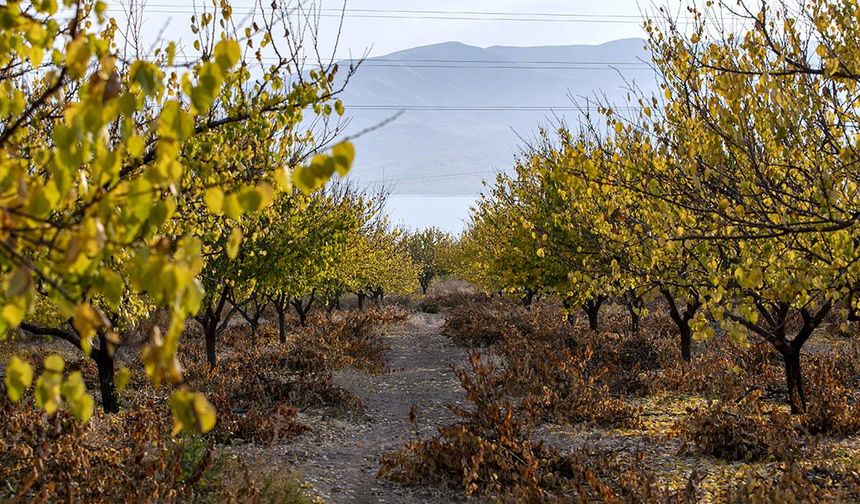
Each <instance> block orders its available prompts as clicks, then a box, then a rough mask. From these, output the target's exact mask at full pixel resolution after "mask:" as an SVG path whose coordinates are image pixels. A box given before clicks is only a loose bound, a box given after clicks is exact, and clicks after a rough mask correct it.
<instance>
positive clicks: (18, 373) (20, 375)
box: [4, 355, 33, 402]
mask: <svg viewBox="0 0 860 504" xmlns="http://www.w3.org/2000/svg"><path fill="white" fill-rule="evenodd" d="M4 382H5V383H6V395H7V396H9V400H10V401H12V402H18V401H20V400H21V396H22V395H24V392H25V391H26V390H27V389H28V388H30V385H31V384H32V383H33V367H32V366H30V364H28V363H26V362H24V361H23V360H21V359H19V358H18V357H15V356H14V355H13V356H12V357H11V358H10V359H9V362H8V363H7V364H6V379H5V380H4Z"/></svg>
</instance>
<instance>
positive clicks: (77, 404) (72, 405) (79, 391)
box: [60, 371, 95, 422]
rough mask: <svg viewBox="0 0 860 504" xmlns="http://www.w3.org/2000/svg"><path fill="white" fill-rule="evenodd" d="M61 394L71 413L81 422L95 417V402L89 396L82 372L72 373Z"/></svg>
mask: <svg viewBox="0 0 860 504" xmlns="http://www.w3.org/2000/svg"><path fill="white" fill-rule="evenodd" d="M60 393H61V394H62V396H63V399H65V400H66V404H67V405H68V409H69V412H70V413H71V414H72V415H74V416H75V418H77V419H78V421H80V422H86V421H87V420H89V419H90V418H91V417H92V416H93V411H94V409H95V401H94V400H93V397H92V396H91V395H89V394H87V386H86V384H85V383H84V377H83V375H81V372H80V371H75V372H74V373H71V374H70V375H69V377H68V378H67V379H66V381H65V382H64V383H63V385H62V386H61V387H60Z"/></svg>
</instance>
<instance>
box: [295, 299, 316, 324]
mask: <svg viewBox="0 0 860 504" xmlns="http://www.w3.org/2000/svg"><path fill="white" fill-rule="evenodd" d="M315 299H316V292H313V291H312V292H311V295H310V296H309V297H308V302H307V304H306V303H305V302H304V301H303V300H302V298H296V299H293V301H292V305H293V308H295V309H296V313H297V314H298V316H299V324H301V326H302V327H306V326H307V325H308V314H309V313H310V312H311V307H312V306H313V304H314V300H315Z"/></svg>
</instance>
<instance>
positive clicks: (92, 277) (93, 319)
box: [0, 0, 352, 431]
mask: <svg viewBox="0 0 860 504" xmlns="http://www.w3.org/2000/svg"><path fill="white" fill-rule="evenodd" d="M70 7H71V14H70V16H71V19H70V20H63V19H60V16H59V15H58V14H57V5H56V3H55V2H32V3H30V2H22V3H18V2H11V3H7V4H4V5H0V26H1V27H2V33H3V35H2V36H3V39H4V41H5V42H4V43H3V44H0V80H2V86H0V90H2V91H0V116H2V118H3V120H2V127H0V153H2V155H0V201H2V210H3V212H2V213H3V215H4V218H3V220H2V223H0V251H2V252H0V271H2V274H3V279H4V284H5V290H4V291H3V293H2V297H0V303H2V309H0V334H3V337H4V338H5V337H6V335H7V334H10V333H11V334H14V332H12V330H13V329H15V328H17V327H19V326H21V324H22V323H24V320H25V319H27V318H28V317H30V316H31V313H32V310H33V309H34V307H35V306H37V305H39V304H40V303H41V302H42V300H45V302H47V303H49V304H51V305H52V306H55V307H56V309H57V311H58V317H56V319H55V320H57V321H60V320H71V326H72V327H73V328H74V329H75V333H76V335H75V337H74V338H66V335H68V334H71V332H70V331H67V330H63V334H60V333H59V332H57V331H56V330H57V329H58V328H52V327H43V326H38V325H36V324H31V323H29V322H28V323H27V324H28V325H27V328H28V329H29V330H33V331H36V332H40V333H42V334H45V333H53V334H52V335H55V336H57V337H61V338H63V339H66V340H68V341H70V342H71V343H72V344H75V341H78V342H79V343H80V345H79V346H80V348H81V349H82V350H83V351H84V352H85V353H89V354H90V355H96V356H98V355H101V353H102V351H104V352H111V351H112V346H113V345H112V342H113V341H115V340H118V337H117V336H116V332H117V327H115V324H114V323H113V322H112V321H111V317H109V316H108V314H106V313H105V311H106V310H105V308H104V307H105V306H108V307H109V306H110V305H111V304H117V303H120V304H121V303H122V302H123V300H124V299H131V298H137V297H141V298H143V299H146V302H147V303H150V304H151V305H153V306H163V307H166V308H167V309H168V311H169V313H170V315H171V321H170V324H169V326H168V328H167V330H166V331H165V332H164V333H163V334H162V333H160V332H159V331H156V332H155V334H153V335H152V340H151V341H150V343H149V344H148V346H147V347H146V348H145V349H144V352H143V354H142V360H143V362H144V365H145V369H146V372H147V374H148V375H149V376H150V378H151V379H152V380H153V382H154V383H156V384H158V383H160V382H162V381H164V380H167V381H170V382H172V383H175V384H180V383H181V374H180V372H179V366H178V362H177V360H176V350H177V347H178V345H179V339H180V335H181V333H182V329H183V326H184V322H185V319H186V317H187V316H189V315H193V314H195V313H197V312H198V310H199V308H200V306H201V302H202V300H203V295H204V291H203V289H202V284H201V282H200V280H199V274H200V273H201V272H202V271H203V268H204V265H205V264H206V261H207V260H208V255H210V254H212V253H213V252H216V253H220V251H215V249H214V247H216V246H220V244H221V241H220V240H221V236H223V233H222V234H221V235H218V234H217V233H216V235H213V240H212V241H211V242H210V243H209V244H204V240H202V239H201V235H202V234H203V231H202V229H203V228H204V227H206V226H207V225H208V224H209V223H210V222H211V221H209V220H208V219H209V218H210V217H212V218H213V219H215V220H216V221H220V220H221V219H220V218H218V219H216V217H219V213H223V214H224V215H226V216H227V218H229V219H231V220H233V221H235V222H240V221H241V217H242V215H243V214H253V213H254V212H256V211H259V210H261V209H263V208H264V207H265V206H266V202H267V199H269V198H268V196H267V194H268V193H269V187H270V186H271V185H272V184H273V183H277V182H279V183H281V184H283V183H284V182H285V181H288V179H289V178H290V172H292V177H293V179H294V180H295V181H296V183H297V185H299V186H300V187H301V188H302V189H304V190H312V189H314V188H316V187H319V186H320V185H321V184H322V183H324V181H325V180H326V179H327V178H328V177H330V176H331V175H332V174H334V173H335V172H339V173H343V172H345V171H346V170H347V169H348V168H349V161H350V160H351V156H350V155H345V153H347V154H348V153H351V152H352V151H351V146H349V145H346V144H344V145H342V146H339V147H338V148H337V149H336V151H335V152H334V153H332V154H331V155H318V156H315V157H314V158H313V159H312V160H311V161H310V162H305V159H306V158H305V157H304V156H301V157H294V156H293V154H294V153H295V152H296V150H297V149H295V147H296V142H295V139H296V138H297V137H302V138H304V137H305V136H307V135H298V134H297V132H296V129H297V128H298V125H299V124H300V122H301V119H302V117H303V115H304V114H305V109H306V108H308V107H311V108H313V109H315V113H318V114H320V115H321V116H323V117H325V116H327V115H328V114H330V113H331V112H332V111H337V112H342V105H341V104H340V103H339V102H336V101H335V98H334V97H335V95H336V93H337V91H338V89H335V88H334V87H333V81H334V77H333V76H334V74H335V72H336V66H335V65H328V66H325V67H324V68H321V69H319V70H315V71H314V72H312V73H311V74H310V78H304V77H303V78H302V79H301V81H300V82H295V83H289V82H288V80H287V77H286V76H287V75H288V74H289V73H290V72H291V71H294V70H296V68H295V64H296V63H297V62H298V61H300V59H299V58H298V57H297V56H298V55H297V54H295V53H292V56H293V57H292V59H284V60H282V61H281V62H280V63H278V64H275V65H263V63H262V61H263V55H262V54H263V53H262V52H261V49H262V48H264V47H267V46H268V47H269V48H271V47H272V46H273V44H275V42H276V40H275V38H274V36H273V35H274V33H275V31H274V30H275V26H274V25H272V24H270V23H266V24H265V26H264V27H263V28H257V27H256V26H251V27H248V28H247V29H246V30H245V33H244V34H243V36H242V37H241V39H242V43H241V44H240V42H239V41H238V40H239V39H240V36H239V34H238V33H237V32H238V31H239V28H238V27H237V26H236V25H235V24H234V23H233V21H232V9H231V8H230V5H229V4H227V3H223V4H222V6H221V7H222V8H221V9H220V10H219V12H217V13H211V12H207V13H206V14H205V15H203V16H202V17H200V18H199V19H198V18H194V19H193V20H192V24H193V28H194V30H195V31H196V32H197V33H198V34H199V37H200V38H199V39H198V41H197V42H196V43H195V50H196V51H197V54H198V58H197V59H192V60H190V61H188V62H186V63H185V64H183V65H182V66H181V67H182V68H187V71H186V72H185V73H183V74H182V75H180V74H179V72H178V71H175V70H174V69H175V68H177V67H176V65H175V61H174V59H175V54H176V46H175V44H172V43H168V44H164V45H162V46H161V47H159V48H158V51H157V52H156V54H155V56H154V58H152V59H138V58H135V57H133V56H132V57H126V56H125V55H123V56H118V52H119V49H118V47H117V44H116V43H115V36H116V32H117V30H118V25H117V23H116V21H115V20H108V19H106V17H105V15H104V13H105V11H106V4H104V3H103V2H101V1H90V0H77V1H73V2H70ZM284 7H285V6H284V5H281V4H275V5H274V6H273V7H272V8H273V10H276V11H277V10H281V9H284ZM270 19H278V17H277V16H274V17H271V18H270ZM280 19H281V22H282V23H287V22H288V20H289V16H282V17H280ZM92 26H96V27H103V28H102V30H101V31H100V32H94V31H93V32H91V31H90V29H91V27H92ZM243 47H244V49H243ZM255 49H256V52H254V51H255ZM243 53H244V54H243ZM285 54H290V53H289V52H287V53H285ZM255 61H256V63H255ZM291 66H292V68H291ZM252 70H253V71H252ZM258 70H259V71H258ZM252 75H258V76H259V77H257V78H256V79H255V78H254V77H252ZM257 133H259V135H257ZM265 133H271V134H270V135H268V136H266V135H265ZM247 138H255V139H258V142H256V143H255V144H254V148H255V149H257V152H256V153H254V154H249V153H248V152H246V151H245V150H244V149H243V147H245V146H247V142H246V139H247ZM316 140H317V141H315V142H314V146H315V149H313V151H314V152H315V151H317V150H319V149H321V148H324V146H325V143H324V142H322V141H320V139H316ZM261 152H265V157H267V158H268V159H269V160H271V161H272V163H271V164H268V165H266V166H265V167H263V168H260V167H257V168H258V169H259V170H260V171H261V173H260V175H259V177H256V178H254V179H250V180H240V179H237V178H236V177H235V168H236V166H237V165H238V163H241V162H242V160H243V159H259V158H260V157H262V156H261V154H260V153H261ZM262 172H265V173H262ZM219 195H220V196H222V197H219ZM200 201H203V202H204V203H205V205H201V204H200ZM237 227H238V225H237ZM240 233H241V229H240V230H239V231H237V232H232V231H231V233H230V235H231V236H232V240H229V241H228V245H229V247H228V249H231V250H232V249H234V247H235V246H236V245H237V242H238V241H239V240H238V238H239V237H240V236H241V235H240ZM228 255H233V254H228ZM102 299H104V301H105V303H104V304H103V303H102V302H101V300H102ZM37 315H38V314H37ZM35 318H36V319H38V318H39V317H38V316H36V317H35ZM59 329H62V328H59ZM95 338H98V339H99V341H100V343H99V345H98V346H96V347H94V346H93V345H92V341H93V340H94V339H95ZM76 346H77V345H76ZM93 348H95V349H97V351H96V353H95V354H93V352H92V349H93ZM96 358H98V357H96ZM61 362H62V361H61V360H60V361H59V362H57V360H56V359H54V358H52V360H51V363H50V364H51V366H46V374H43V376H42V377H40V378H39V380H38V381H37V390H36V395H37V397H41V398H42V399H41V400H40V403H41V404H42V405H43V406H44V407H46V409H49V410H53V409H55V408H56V407H57V405H58V404H59V403H60V402H62V400H63V399H65V402H66V403H67V404H68V405H69V407H70V408H71V407H73V406H74V405H75V404H78V403H80V402H81V401H83V402H86V400H85V399H81V397H88V396H86V394H85V393H84V392H81V388H80V387H79V386H77V381H76V380H77V378H75V377H74V376H73V375H70V376H69V377H68V378H67V379H66V383H67V385H68V386H66V387H60V382H61V381H62V372H63V369H62V368H63V366H61V365H59V364H60V363H61ZM97 362H98V361H97ZM99 367H100V369H101V366H99ZM31 382H32V368H31V367H30V366H29V364H27V363H26V362H24V361H23V360H22V359H20V358H17V357H16V358H14V359H13V360H12V361H10V365H9V367H8V371H7V390H8V392H9V395H10V397H12V398H13V399H20V397H21V395H22V393H23V391H24V390H25V389H27V388H29V386H30V385H31ZM82 394H83V395H82ZM104 395H105V394H104V392H103V397H104ZM49 399H50V400H49ZM108 402H109V401H108ZM170 406H171V409H172V410H173V412H174V416H175V419H176V421H177V426H178V427H180V428H196V429H198V430H204V431H205V430H208V429H209V428H211V426H212V425H213V423H214V415H213V413H212V409H211V406H209V405H208V403H207V402H206V400H205V398H203V397H202V396H201V395H199V394H196V393H193V392H191V391H188V390H186V389H184V388H182V387H180V388H177V390H176V391H175V392H174V394H173V395H172V397H171V399H170ZM106 409H113V408H112V406H109V405H106ZM73 412H77V413H80V414H79V416H80V417H86V416H88V415H87V414H85V413H86V408H83V409H81V408H77V409H73Z"/></svg>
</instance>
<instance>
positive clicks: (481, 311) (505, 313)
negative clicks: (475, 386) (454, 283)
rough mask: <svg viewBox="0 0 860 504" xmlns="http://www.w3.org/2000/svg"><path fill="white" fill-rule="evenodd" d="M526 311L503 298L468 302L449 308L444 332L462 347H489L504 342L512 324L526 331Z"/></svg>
mask: <svg viewBox="0 0 860 504" xmlns="http://www.w3.org/2000/svg"><path fill="white" fill-rule="evenodd" d="M524 313H525V310H524V309H523V308H521V307H518V306H515V305H513V304H512V303H510V302H508V301H505V300H502V299H492V300H488V301H467V302H465V303H463V304H461V305H458V306H455V307H452V308H451V309H450V311H448V313H447V316H446V317H445V325H444V327H443V328H442V334H444V335H445V336H447V337H449V338H451V340H452V341H454V343H456V344H458V345H461V346H465V347H469V348H475V347H487V346H490V345H494V344H496V343H498V342H499V341H501V340H502V336H503V335H504V333H505V331H506V330H508V329H509V328H511V327H516V328H519V329H520V330H525V328H526V322H525V320H524V319H523V315H524Z"/></svg>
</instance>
